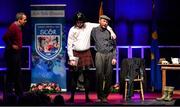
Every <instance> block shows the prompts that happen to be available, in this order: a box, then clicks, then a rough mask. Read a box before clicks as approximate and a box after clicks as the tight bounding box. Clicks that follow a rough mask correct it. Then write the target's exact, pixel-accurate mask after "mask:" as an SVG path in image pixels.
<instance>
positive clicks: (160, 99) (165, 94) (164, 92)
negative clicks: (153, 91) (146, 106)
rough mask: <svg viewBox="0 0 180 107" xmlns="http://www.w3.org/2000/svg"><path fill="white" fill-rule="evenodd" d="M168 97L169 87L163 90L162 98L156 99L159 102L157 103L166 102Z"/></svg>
mask: <svg viewBox="0 0 180 107" xmlns="http://www.w3.org/2000/svg"><path fill="white" fill-rule="evenodd" d="M167 96H168V87H167V86H166V87H165V88H164V89H163V95H162V97H160V98H156V100H157V101H162V100H164V99H165V98H166V97H167Z"/></svg>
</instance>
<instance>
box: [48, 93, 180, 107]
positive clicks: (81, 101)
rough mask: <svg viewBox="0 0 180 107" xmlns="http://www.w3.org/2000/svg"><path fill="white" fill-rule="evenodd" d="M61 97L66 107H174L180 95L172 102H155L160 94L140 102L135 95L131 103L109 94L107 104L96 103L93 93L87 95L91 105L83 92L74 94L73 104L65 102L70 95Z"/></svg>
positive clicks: (150, 94)
mask: <svg viewBox="0 0 180 107" xmlns="http://www.w3.org/2000/svg"><path fill="white" fill-rule="evenodd" d="M56 95H57V94H50V95H49V96H50V97H51V99H54V97H55V96H56ZM61 95H62V96H63V97H64V100H65V102H66V105H114V106H117V105H174V102H175V100H176V99H179V98H180V95H173V101H170V102H166V101H156V100H155V99H156V98H157V97H161V93H145V95H144V96H145V100H144V101H142V100H141V99H140V95H139V94H138V93H135V94H134V96H133V97H132V100H131V101H124V100H123V97H122V95H121V94H118V93H111V94H110V95H109V96H108V103H96V99H97V96H96V93H95V92H93V93H90V95H89V96H90V99H91V100H92V103H86V102H85V95H84V92H78V93H76V94H75V101H74V103H68V102H67V100H68V99H69V98H70V93H62V94H61Z"/></svg>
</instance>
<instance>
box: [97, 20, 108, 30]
mask: <svg viewBox="0 0 180 107" xmlns="http://www.w3.org/2000/svg"><path fill="white" fill-rule="evenodd" d="M99 24H100V26H101V27H102V28H107V26H108V21H107V20H106V19H99Z"/></svg>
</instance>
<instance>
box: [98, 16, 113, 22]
mask: <svg viewBox="0 0 180 107" xmlns="http://www.w3.org/2000/svg"><path fill="white" fill-rule="evenodd" d="M99 19H106V20H108V21H110V20H111V19H110V18H109V17H108V16H106V15H101V16H100V17H99Z"/></svg>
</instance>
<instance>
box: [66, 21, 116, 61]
mask: <svg viewBox="0 0 180 107" xmlns="http://www.w3.org/2000/svg"><path fill="white" fill-rule="evenodd" d="M97 26H99V23H90V22H85V23H84V27H83V28H78V27H75V26H73V27H71V28H70V30H69V33H68V41H67V42H68V44H67V50H68V56H69V60H75V57H74V55H73V50H76V51H85V50H88V49H89V48H90V34H91V30H92V29H93V28H94V27H97ZM107 29H108V30H111V31H112V29H111V28H110V27H109V26H108V27H107ZM111 31H110V32H111ZM112 33H113V34H114V32H111V35H112ZM114 35H115V34H114Z"/></svg>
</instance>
